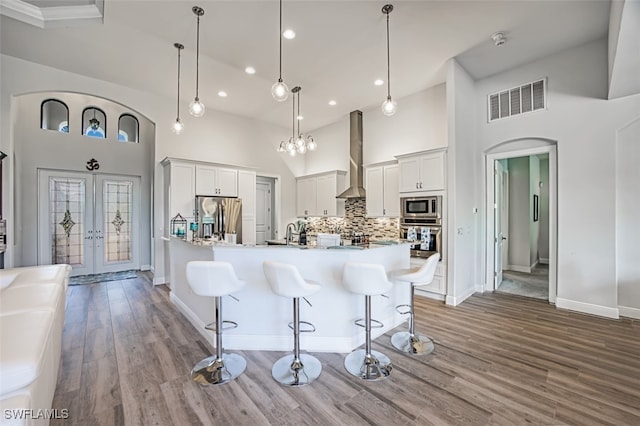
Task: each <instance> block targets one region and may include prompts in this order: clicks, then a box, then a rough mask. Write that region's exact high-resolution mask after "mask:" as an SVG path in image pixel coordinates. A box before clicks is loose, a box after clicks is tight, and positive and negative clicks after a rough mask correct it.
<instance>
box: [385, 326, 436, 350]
mask: <svg viewBox="0 0 640 426" xmlns="http://www.w3.org/2000/svg"><path fill="white" fill-rule="evenodd" d="M391 344H392V345H393V347H394V348H396V349H397V350H399V351H401V352H404V353H408V354H411V355H428V354H430V353H431V352H433V349H434V348H435V345H434V344H433V340H431V339H430V338H428V337H425V336H419V335H417V334H413V335H412V334H411V333H409V332H408V331H399V332H397V333H395V334H394V335H393V336H391Z"/></svg>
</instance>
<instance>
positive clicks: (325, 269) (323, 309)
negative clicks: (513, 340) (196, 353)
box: [170, 238, 409, 353]
mask: <svg viewBox="0 0 640 426" xmlns="http://www.w3.org/2000/svg"><path fill="white" fill-rule="evenodd" d="M170 246H171V247H170V250H171V301H172V302H173V303H174V304H175V305H176V306H177V307H178V309H179V310H180V311H181V312H182V313H183V314H184V315H185V317H186V318H188V319H189V321H190V322H191V323H192V324H193V325H194V326H195V327H196V328H197V329H198V331H199V332H200V333H201V334H202V335H203V336H206V337H207V341H209V342H212V341H213V340H214V339H213V333H212V332H210V331H208V330H205V329H204V325H205V324H208V323H211V322H213V320H214V309H213V308H214V305H213V299H212V298H206V297H200V296H197V295H195V294H194V293H193V291H191V288H190V287H189V284H188V283H187V280H186V273H185V270H186V264H187V262H189V261H191V260H214V259H215V260H221V261H226V262H229V263H231V264H232V265H233V267H234V269H235V271H236V274H237V275H238V278H240V279H241V280H244V281H245V282H246V286H245V287H244V288H243V289H242V290H241V291H239V292H237V293H234V294H233V296H235V297H236V298H238V299H239V301H236V300H233V299H232V298H230V297H225V298H224V299H223V319H225V320H230V321H235V322H237V323H238V327H237V328H235V329H232V330H225V333H224V337H223V339H224V340H223V342H224V347H225V349H229V350H233V349H236V350H277V351H290V350H291V348H292V347H293V335H292V332H291V330H290V329H289V328H288V327H287V324H288V323H289V322H291V320H292V315H293V307H292V306H293V303H292V301H291V299H289V298H284V297H280V296H277V295H275V294H274V293H273V292H272V291H271V287H270V286H269V283H268V282H267V280H266V277H265V276H264V272H263V269H262V262H264V261H265V260H272V261H276V262H283V263H289V264H292V265H295V266H296V267H297V268H298V269H299V270H300V273H301V274H302V276H303V277H304V278H305V279H308V280H313V281H316V282H318V283H319V284H320V285H321V286H322V290H320V291H319V292H318V293H316V294H314V295H313V296H310V297H308V300H309V302H310V303H311V305H312V306H309V305H308V304H307V303H305V302H304V301H301V303H300V319H301V320H303V321H309V322H311V323H313V324H314V325H315V327H316V331H315V333H302V334H301V340H300V344H301V348H302V349H303V350H306V351H310V352H343V353H347V352H351V351H352V350H353V349H355V348H357V347H358V346H360V345H362V344H363V343H364V329H363V328H360V327H357V326H356V325H354V323H353V321H354V320H356V319H358V318H363V317H364V296H359V295H355V294H352V293H350V292H348V291H346V290H345V289H344V287H343V286H342V269H343V267H344V264H345V262H367V263H378V264H381V265H383V266H384V267H385V269H386V270H387V271H390V270H393V269H397V268H408V267H409V245H408V244H391V245H377V244H370V245H369V246H368V247H366V248H363V249H352V248H351V249H350V248H343V249H324V248H303V247H306V246H301V247H298V246H252V247H249V246H241V245H227V244H221V245H212V244H203V243H193V242H191V241H185V240H182V239H178V238H171V243H170ZM347 247H348V246H347ZM387 296H388V298H385V297H382V296H375V297H373V298H372V317H373V318H375V319H377V320H379V321H382V322H383V324H384V327H382V328H376V329H373V330H372V338H374V339H375V338H376V337H378V336H380V335H382V334H384V333H385V332H387V331H388V330H390V329H392V328H395V327H396V326H398V325H400V324H401V323H402V322H404V321H406V320H407V319H408V317H407V316H406V315H405V316H403V315H399V314H398V313H397V312H396V310H395V306H396V305H398V304H403V303H408V302H409V292H408V290H407V287H406V286H405V285H402V284H398V285H396V286H394V287H393V288H392V290H391V291H390V292H389V293H388V294H387Z"/></svg>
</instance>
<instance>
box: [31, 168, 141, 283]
mask: <svg viewBox="0 0 640 426" xmlns="http://www.w3.org/2000/svg"><path fill="white" fill-rule="evenodd" d="M38 194H39V195H38V264H39V265H43V264H60V263H66V264H69V265H71V267H72V272H71V276H77V275H86V274H98V273H104V272H118V271H126V270H131V269H140V261H139V235H138V230H139V229H140V223H139V222H140V219H139V216H140V212H139V205H140V177H138V176H123V175H106V174H97V173H84V172H73V171H55V170H46V169H38Z"/></svg>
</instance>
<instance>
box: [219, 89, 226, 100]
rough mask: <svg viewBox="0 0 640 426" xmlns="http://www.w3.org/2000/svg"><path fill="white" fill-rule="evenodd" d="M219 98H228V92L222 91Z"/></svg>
mask: <svg viewBox="0 0 640 426" xmlns="http://www.w3.org/2000/svg"><path fill="white" fill-rule="evenodd" d="M218 96H220V97H221V98H226V97H227V92H225V91H224V90H221V91H219V92H218Z"/></svg>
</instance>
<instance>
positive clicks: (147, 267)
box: [140, 265, 151, 271]
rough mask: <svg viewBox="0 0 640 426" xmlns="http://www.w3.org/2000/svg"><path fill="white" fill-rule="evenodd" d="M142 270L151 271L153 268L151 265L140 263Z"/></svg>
mask: <svg viewBox="0 0 640 426" xmlns="http://www.w3.org/2000/svg"><path fill="white" fill-rule="evenodd" d="M140 270H141V271H150V270H151V265H140Z"/></svg>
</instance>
